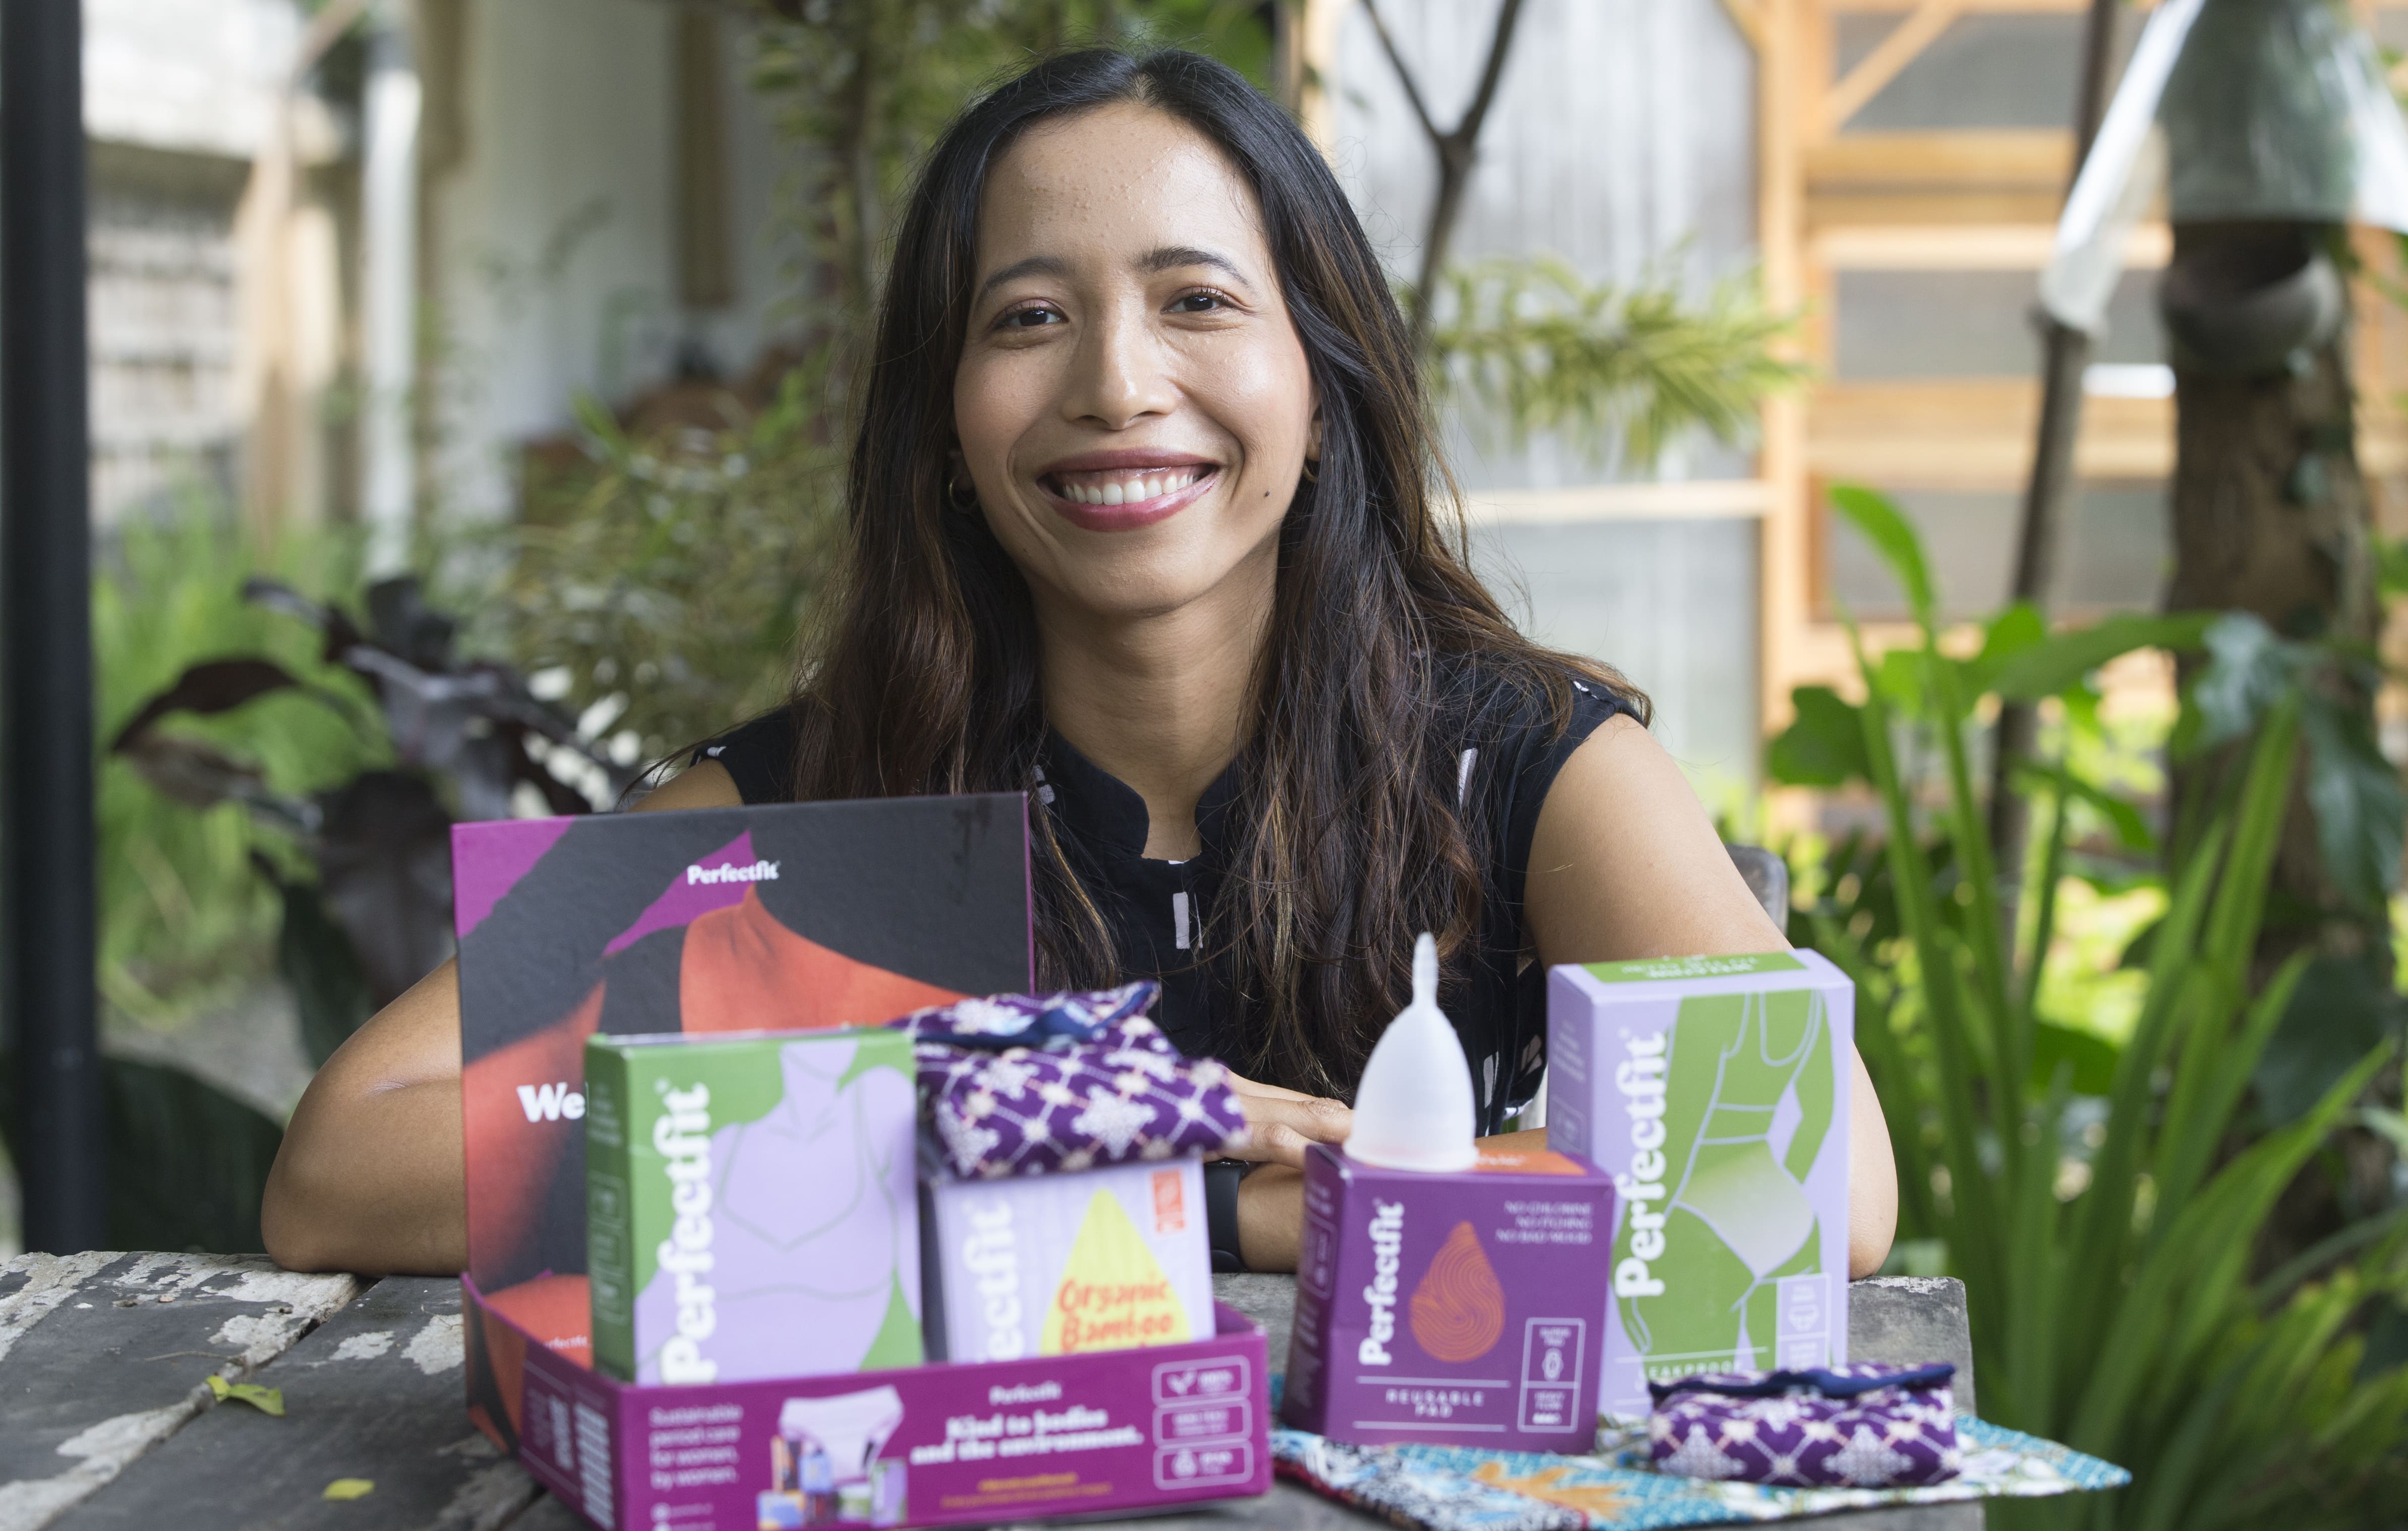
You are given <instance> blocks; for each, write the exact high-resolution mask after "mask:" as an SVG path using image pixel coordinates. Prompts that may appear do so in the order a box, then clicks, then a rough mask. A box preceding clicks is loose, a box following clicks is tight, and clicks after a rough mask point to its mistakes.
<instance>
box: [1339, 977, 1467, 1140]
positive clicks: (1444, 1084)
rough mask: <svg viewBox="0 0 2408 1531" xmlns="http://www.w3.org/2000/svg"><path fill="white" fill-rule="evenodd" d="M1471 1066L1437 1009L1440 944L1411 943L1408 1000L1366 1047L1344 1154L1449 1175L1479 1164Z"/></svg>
mask: <svg viewBox="0 0 2408 1531" xmlns="http://www.w3.org/2000/svg"><path fill="white" fill-rule="evenodd" d="M1475 1123H1476V1118H1475V1115H1474V1112H1473V1110H1472V1105H1471V1065H1470V1064H1469V1062H1467V1061H1466V1060H1465V1058H1464V1056H1463V1043H1462V1042H1461V1041H1460V1040H1458V1039H1457V1038H1456V1037H1455V1026H1454V1024H1453V1023H1450V1022H1449V1021H1448V1020H1447V1018H1446V1014H1445V1012H1444V1011H1442V1010H1441V1009H1439V1008H1438V942H1437V941H1436V940H1434V939H1432V938H1431V937H1430V936H1429V935H1428V933H1427V932H1424V933H1423V935H1422V937H1421V939H1420V940H1419V941H1416V942H1415V943H1414V944H1413V999H1412V1004H1410V1005H1407V1006H1406V1007H1405V1008H1404V1009H1401V1010H1399V1011H1398V1012H1397V1018H1396V1019H1395V1020H1393V1021H1391V1022H1389V1023H1388V1029H1387V1030H1386V1031H1384V1032H1383V1033H1382V1034H1381V1036H1380V1043H1379V1045H1378V1046H1377V1047H1375V1048H1373V1049H1372V1050H1371V1061H1370V1062H1369V1063H1367V1064H1365V1065H1364V1066H1363V1082H1362V1083H1361V1084H1360V1085H1358V1086H1356V1088H1355V1131H1354V1133H1353V1134H1352V1135H1351V1136H1349V1137H1348V1138H1347V1139H1346V1156H1347V1157H1348V1158H1350V1159H1354V1160H1355V1161H1357V1162H1359V1163H1362V1164H1367V1165H1377V1166H1380V1167H1382V1168H1383V1169H1413V1170H1421V1171H1425V1172H1427V1173H1432V1174H1454V1173H1460V1172H1461V1171H1463V1170H1467V1169H1469V1168H1471V1167H1472V1166H1474V1165H1476V1164H1478V1163H1479V1162H1480V1150H1479V1149H1478V1148H1477V1147H1475V1146H1474V1144H1473V1142H1472V1134H1473V1128H1474V1125H1475Z"/></svg>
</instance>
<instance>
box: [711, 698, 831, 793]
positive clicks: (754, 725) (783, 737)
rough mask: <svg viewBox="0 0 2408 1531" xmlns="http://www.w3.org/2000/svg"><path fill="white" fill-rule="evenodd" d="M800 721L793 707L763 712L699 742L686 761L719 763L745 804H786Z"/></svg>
mask: <svg viewBox="0 0 2408 1531" xmlns="http://www.w3.org/2000/svg"><path fill="white" fill-rule="evenodd" d="M801 740H802V733H801V724H800V723H799V722H798V721H797V720H796V716H795V709H794V708H792V707H790V706H789V707H780V708H773V709H771V710H770V711H767V712H764V713H763V714H761V715H760V716H759V717H757V718H754V719H753V720H752V721H751V722H749V723H738V725H737V726H736V727H734V728H731V729H729V730H728V731H727V732H726V733H724V734H722V735H720V736H719V737H716V738H713V739H710V740H707V741H705V742H704V743H702V744H701V745H698V746H696V747H695V750H694V751H692V752H691V753H690V754H689V755H688V756H687V758H686V761H685V764H686V765H701V764H703V763H704V762H706V761H711V762H715V763H717V764H718V765H719V766H720V768H721V769H722V770H724V771H725V772H726V773H727V774H728V776H729V777H730V778H731V779H733V780H734V781H735V782H736V790H737V791H738V793H740V794H743V797H744V801H745V802H747V803H789V802H792V801H794V797H795V753H796V750H798V749H799V748H800V747H801Z"/></svg>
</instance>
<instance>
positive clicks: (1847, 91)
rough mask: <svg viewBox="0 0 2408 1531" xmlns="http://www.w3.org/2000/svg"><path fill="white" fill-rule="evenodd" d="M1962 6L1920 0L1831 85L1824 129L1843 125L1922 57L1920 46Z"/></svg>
mask: <svg viewBox="0 0 2408 1531" xmlns="http://www.w3.org/2000/svg"><path fill="white" fill-rule="evenodd" d="M1963 9H1964V3H1963V0H1923V3H1922V4H1921V5H1919V6H1917V7H1915V8H1914V11H1913V12H1911V13H1910V14H1909V15H1908V16H1907V18H1906V20H1905V21H1900V22H1899V23H1898V26H1897V28H1896V29H1895V30H1893V31H1892V32H1891V33H1890V35H1889V36H1886V37H1884V38H1883V39H1882V40H1881V41H1880V42H1879V43H1877V44H1875V45H1874V47H1873V50H1872V51H1871V52H1870V53H1867V54H1866V55H1865V56H1864V57H1863V58H1861V59H1859V60H1857V61H1856V67H1855V68H1853V69H1851V70H1849V71H1848V74H1847V78H1846V79H1842V80H1841V81H1840V82H1839V83H1838V84H1836V85H1834V86H1832V87H1831V91H1830V93H1829V94H1828V95H1826V96H1825V97H1824V98H1823V131H1824V132H1825V133H1827V134H1831V133H1837V132H1839V131H1840V129H1841V128H1842V127H1843V126H1845V125H1846V123H1847V121H1848V119H1849V118H1851V117H1854V116H1855V115H1856V113H1858V112H1860V111H1862V110H1863V109H1864V107H1865V103H1866V102H1868V101H1871V99H1872V98H1873V97H1874V96H1876V95H1879V94H1880V93H1881V91H1882V87H1883V86H1885V85H1887V84H1888V83H1889V82H1890V81H1891V80H1893V79H1897V78H1898V77H1899V71H1901V70H1903V69H1904V68H1905V67H1906V66H1907V65H1908V64H1913V63H1914V61H1915V60H1916V59H1918V58H1920V57H1922V56H1923V50H1925V49H1927V48H1928V47H1930V46H1931V45H1932V43H1933V42H1935V41H1936V40H1938V38H1939V36H1940V35H1941V34H1942V33H1943V32H1945V31H1947V30H1948V28H1949V26H1950V25H1951V24H1952V23H1954V22H1955V21H1956V20H1957V13H1958V12H1960V11H1962V10H1963Z"/></svg>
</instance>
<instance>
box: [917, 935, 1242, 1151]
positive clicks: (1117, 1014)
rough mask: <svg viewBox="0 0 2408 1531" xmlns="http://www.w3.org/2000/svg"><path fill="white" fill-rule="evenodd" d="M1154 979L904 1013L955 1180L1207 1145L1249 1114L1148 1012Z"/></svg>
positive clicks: (1224, 1141)
mask: <svg viewBox="0 0 2408 1531" xmlns="http://www.w3.org/2000/svg"><path fill="white" fill-rule="evenodd" d="M1160 993H1161V985H1159V984H1156V983H1154V982H1151V981H1148V982H1140V983H1127V984H1123V985H1122V986H1121V987H1119V988H1117V989H1104V990H1095V991H1089V992H1086V993H1072V994H995V995H991V996H989V997H987V998H985V999H965V1000H962V1001H960V1002H958V1003H956V1004H952V1005H941V1006H938V1007H936V1008H935V1009H925V1010H919V1011H915V1012H914V1013H912V1014H910V1015H907V1016H905V1017H903V1019H901V1020H900V1021H896V1022H895V1023H893V1024H895V1025H896V1026H899V1027H902V1028H905V1029H907V1030H909V1031H910V1033H911V1037H912V1043H913V1049H912V1050H913V1052H914V1053H915V1054H916V1056H917V1058H918V1061H919V1075H920V1105H921V1109H923V1110H925V1112H927V1115H928V1121H929V1123H930V1124H931V1125H932V1126H934V1127H935V1129H936V1136H937V1138H938V1141H939V1142H940V1143H941V1144H942V1145H943V1149H944V1157H945V1162H946V1165H947V1167H949V1168H950V1169H952V1171H953V1173H954V1174H956V1175H958V1176H960V1177H962V1178H963V1179H964V1180H999V1179H1001V1178H1003V1177H1005V1176H1007V1175H1045V1174H1051V1173H1053V1172H1054V1171H1056V1170H1077V1169H1093V1168H1095V1167H1096V1166H1099V1165H1114V1164H1121V1163H1125V1162H1126V1161H1128V1160H1133V1159H1168V1158H1173V1157H1176V1156H1178V1155H1180V1154H1183V1153H1194V1152H1205V1153H1217V1152H1223V1151H1225V1150H1226V1149H1229V1148H1232V1147H1234V1146H1236V1144H1237V1142H1238V1140H1239V1139H1240V1138H1242V1136H1243V1135H1244V1133H1245V1130H1246V1119H1245V1115H1244V1113H1243V1112H1241V1111H1240V1109H1238V1097H1237V1096H1236V1095H1234V1094H1232V1093H1231V1092H1230V1089H1229V1085H1228V1070H1227V1069H1226V1068H1223V1067H1222V1066H1220V1065H1219V1064H1217V1063H1215V1062H1213V1061H1212V1060H1211V1059H1210V1058H1196V1059H1190V1058H1184V1057H1182V1056H1181V1055H1180V1052H1179V1050H1178V1049H1177V1048H1174V1047H1172V1046H1171V1045H1170V1040H1169V1038H1168V1037H1165V1036H1163V1035H1162V1030H1161V1028H1160V1027H1158V1026H1156V1025H1155V1024H1154V1023H1153V1022H1152V1021H1149V1020H1147V1019H1146V1015H1145V1012H1146V1010H1147V1009H1151V1008H1152V1006H1153V1004H1154V997H1155V995H1157V994H1160Z"/></svg>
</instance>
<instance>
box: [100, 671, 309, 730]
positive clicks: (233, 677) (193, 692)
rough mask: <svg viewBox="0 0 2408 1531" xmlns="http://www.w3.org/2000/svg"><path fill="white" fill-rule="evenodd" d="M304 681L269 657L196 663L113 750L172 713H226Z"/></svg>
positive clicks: (138, 716) (129, 726) (146, 708)
mask: <svg viewBox="0 0 2408 1531" xmlns="http://www.w3.org/2000/svg"><path fill="white" fill-rule="evenodd" d="M300 683H301V682H300V681H298V680H294V678H293V675H292V672H291V671H289V670H287V669H285V668H284V666H283V665H279V664H277V663H276V662H275V661H273V660H268V659H212V660H208V661H205V662H204V663H202V664H198V665H193V667H192V668H190V669H188V670H186V671H185V672H184V673H183V674H181V675H179V676H178V677H177V678H176V683H175V684H174V685H172V686H169V687H168V688H167V689H166V690H165V691H163V692H161V693H159V694H157V695H156V696H153V697H151V698H150V700H149V701H147V702H145V703H143V704H142V709H141V710H140V711H138V712H136V713H135V714H134V717H133V719H132V720H131V721H130V722H128V723H126V725H125V726H124V727H122V728H121V729H119V730H118V731H117V737H116V738H114V739H111V740H110V741H109V745H108V748H109V751H110V752H111V753H122V752H123V751H125V749H126V748H127V746H128V744H129V742H130V741H132V740H133V739H134V738H135V737H136V736H137V735H139V734H141V733H142V732H143V731H144V730H146V729H148V728H149V727H150V725H151V724H152V723H157V722H158V721H159V720H160V719H162V718H164V717H165V716H166V715H167V714H169V713H170V712H201V713H209V712H225V711H230V710H232V709H233V708H238V707H240V706H242V705H243V704H244V703H245V702H248V701H251V700H252V699H254V698H256V697H260V696H265V695H266V694H268V693H270V692H274V691H284V690H287V689H289V688H291V687H294V686H297V685H299V684H300Z"/></svg>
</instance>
